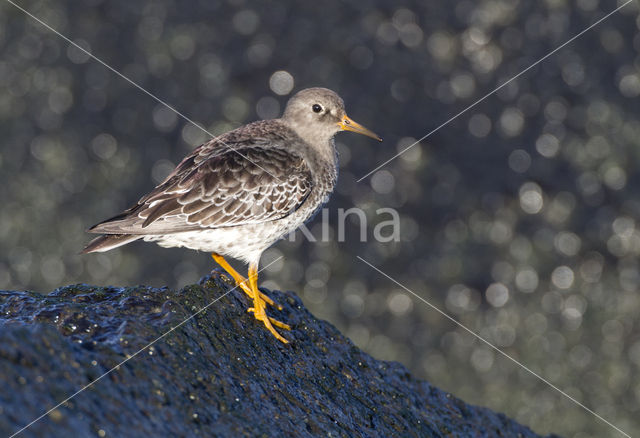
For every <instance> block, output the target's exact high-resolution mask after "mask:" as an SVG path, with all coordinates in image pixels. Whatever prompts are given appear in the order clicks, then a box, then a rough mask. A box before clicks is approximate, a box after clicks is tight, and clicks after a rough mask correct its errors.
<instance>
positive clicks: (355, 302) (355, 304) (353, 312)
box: [340, 294, 364, 318]
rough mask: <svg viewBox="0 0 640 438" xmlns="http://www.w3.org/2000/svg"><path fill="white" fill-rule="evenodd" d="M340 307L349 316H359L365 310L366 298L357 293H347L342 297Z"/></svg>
mask: <svg viewBox="0 0 640 438" xmlns="http://www.w3.org/2000/svg"><path fill="white" fill-rule="evenodd" d="M340 308H341V309H342V313H343V314H344V316H346V317H347V318H357V317H359V316H360V315H362V313H363V312H364V299H363V298H362V297H361V296H360V295H357V294H347V295H345V296H344V297H343V298H342V300H341V302H340Z"/></svg>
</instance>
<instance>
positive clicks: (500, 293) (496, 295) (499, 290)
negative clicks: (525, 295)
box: [485, 283, 509, 307]
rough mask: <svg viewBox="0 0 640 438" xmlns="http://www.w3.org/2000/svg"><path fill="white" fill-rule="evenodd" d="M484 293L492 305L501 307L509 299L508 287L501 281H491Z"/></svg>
mask: <svg viewBox="0 0 640 438" xmlns="http://www.w3.org/2000/svg"><path fill="white" fill-rule="evenodd" d="M485 295H486V297H487V301H488V302H489V304H491V305H492V306H493V307H502V306H504V305H505V304H506V303H507V301H508V300H509V289H507V287H506V286H505V285H504V284H502V283H492V284H490V285H489V287H488V288H487V291H486V293H485Z"/></svg>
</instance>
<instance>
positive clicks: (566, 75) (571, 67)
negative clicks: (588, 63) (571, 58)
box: [562, 62, 584, 87]
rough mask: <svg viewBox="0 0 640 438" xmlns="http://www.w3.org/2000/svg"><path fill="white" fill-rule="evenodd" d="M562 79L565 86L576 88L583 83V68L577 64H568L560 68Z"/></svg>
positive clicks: (580, 64)
mask: <svg viewBox="0 0 640 438" xmlns="http://www.w3.org/2000/svg"><path fill="white" fill-rule="evenodd" d="M562 79H564V81H565V82H566V84H567V85H569V86H571V87H577V86H578V85H580V84H582V82H583V81H584V66H583V65H582V63H579V62H569V63H567V64H565V65H563V66H562Z"/></svg>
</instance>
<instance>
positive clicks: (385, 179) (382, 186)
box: [371, 170, 395, 195]
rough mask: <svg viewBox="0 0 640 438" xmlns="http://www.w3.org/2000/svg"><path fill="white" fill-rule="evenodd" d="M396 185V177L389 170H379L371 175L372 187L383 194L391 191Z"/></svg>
mask: <svg viewBox="0 0 640 438" xmlns="http://www.w3.org/2000/svg"><path fill="white" fill-rule="evenodd" d="M394 186H395V178H394V177H393V175H392V174H391V172H389V171H388V170H379V171H377V172H376V173H374V174H373V176H372V177H371V188H372V189H373V190H375V191H376V193H380V194H381V195H386V194H388V193H391V192H392V191H393V188H394Z"/></svg>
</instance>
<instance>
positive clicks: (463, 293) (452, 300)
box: [445, 284, 481, 313]
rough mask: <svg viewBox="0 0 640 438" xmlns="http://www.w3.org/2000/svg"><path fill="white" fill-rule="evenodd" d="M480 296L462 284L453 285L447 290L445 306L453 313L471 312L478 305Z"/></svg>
mask: <svg viewBox="0 0 640 438" xmlns="http://www.w3.org/2000/svg"><path fill="white" fill-rule="evenodd" d="M480 300H481V298H480V294H479V293H478V292H477V291H475V290H472V289H469V288H468V287H467V286H465V285H463V284H455V285H453V286H451V288H449V291H448V292H447V298H446V300H445V304H446V306H447V308H448V309H449V310H451V311H452V312H455V313H462V312H464V311H473V310H476V309H477V308H478V306H479V305H480Z"/></svg>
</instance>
